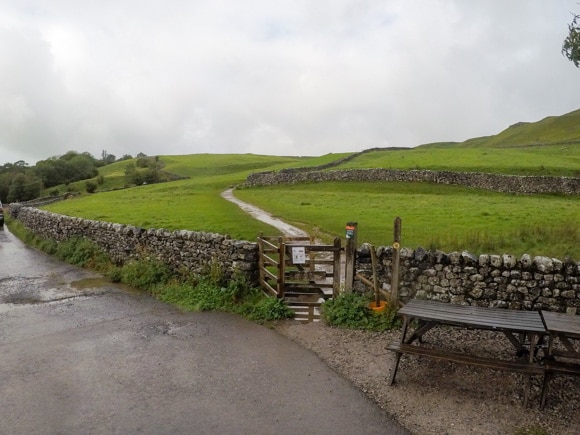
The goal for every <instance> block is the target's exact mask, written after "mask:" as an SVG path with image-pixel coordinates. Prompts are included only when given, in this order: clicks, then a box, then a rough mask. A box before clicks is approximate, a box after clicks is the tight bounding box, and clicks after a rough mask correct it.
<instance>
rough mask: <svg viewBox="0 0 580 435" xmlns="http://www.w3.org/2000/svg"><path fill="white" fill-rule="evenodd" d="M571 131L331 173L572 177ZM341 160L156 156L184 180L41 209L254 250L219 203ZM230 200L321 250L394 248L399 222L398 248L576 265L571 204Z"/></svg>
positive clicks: (310, 195)
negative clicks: (350, 234)
mask: <svg viewBox="0 0 580 435" xmlns="http://www.w3.org/2000/svg"><path fill="white" fill-rule="evenodd" d="M578 126H580V111H576V112H572V113H570V114H567V115H564V116H561V117H550V118H546V119H545V120H542V121H539V122H537V123H531V124H519V125H515V126H512V127H510V128H508V129H507V130H505V131H504V132H501V133H500V134H498V135H496V136H490V137H486V138H476V139H472V140H469V141H466V142H464V143H462V144H429V145H425V146H422V147H417V148H414V149H411V150H386V151H375V152H371V153H365V154H361V155H360V156H357V157H356V158H355V159H353V160H352V161H350V162H347V163H344V164H342V165H340V166H338V167H337V168H336V169H347V168H375V167H384V168H393V169H432V170H446V171H477V172H492V173H505V174H516V175H552V176H578V175H579V174H580V143H576V142H575V141H577V139H578V138H579V136H580V133H579V131H578V130H579V128H580V127H578ZM539 143H542V144H543V145H538V144H539ZM476 145H477V146H476ZM348 155H349V153H342V154H328V155H325V156H320V157H278V156H259V155H253V154H243V155H239V154H232V155H212V154H199V155H196V154H194V155H187V156H160V160H161V161H162V162H163V163H164V168H163V170H164V171H167V172H171V173H174V174H177V175H180V176H184V177H189V178H188V179H186V180H180V181H176V182H170V183H163V184H155V185H147V186H139V187H133V188H129V189H125V190H118V191H111V192H101V193H97V194H93V195H87V194H83V195H82V196H80V197H78V198H75V199H71V200H67V201H62V202H60V203H56V204H53V205H50V206H47V207H46V208H47V209H49V210H51V211H55V212H57V213H62V214H67V215H74V216H80V217H85V218H89V219H95V220H102V221H110V222H117V223H124V224H132V225H137V226H140V227H144V228H165V229H168V230H180V229H188V230H193V231H207V232H217V233H222V234H229V235H230V236H232V237H233V238H237V239H244V240H255V238H256V236H257V234H258V233H259V232H264V233H265V234H268V235H277V234H278V231H277V230H275V229H273V228H271V227H269V226H268V225H265V224H262V223H259V222H257V221H255V220H253V219H252V218H251V217H250V216H249V215H248V214H246V213H244V212H243V211H241V210H240V209H239V208H238V207H237V206H235V205H233V204H231V203H229V202H227V201H226V200H224V199H223V198H221V197H220V193H221V192H222V191H223V190H225V189H226V188H228V187H230V186H235V185H238V184H240V183H242V182H243V181H244V180H245V179H246V177H247V176H248V175H249V174H251V173H252V172H261V171H269V170H279V169H283V168H296V167H313V166H319V165H322V164H326V163H329V162H332V161H336V160H339V159H341V158H344V157H346V156H348ZM128 163H129V162H127V161H123V162H117V163H115V164H112V165H109V166H105V167H103V168H100V170H99V172H100V175H101V176H103V177H104V178H105V183H104V184H102V185H101V186H99V190H103V189H105V188H107V189H114V188H119V187H122V186H123V185H124V184H125V177H124V170H125V167H126V165H127V164H128ZM83 186H84V182H79V183H77V184H76V185H74V186H72V188H73V189H76V190H77V191H81V192H83V191H84V187H83ZM69 187H70V186H69ZM62 189H64V187H62ZM236 196H238V197H239V198H240V199H243V200H246V201H248V202H250V203H254V204H256V205H259V206H261V207H262V208H264V209H266V210H268V211H270V212H272V213H274V214H275V215H277V216H279V217H281V218H283V219H285V220H287V221H289V222H291V223H294V224H295V225H297V226H299V227H302V228H304V229H307V230H309V231H311V232H313V233H318V234H319V235H321V236H323V237H325V238H327V239H331V238H333V237H335V236H340V237H344V225H345V223H346V222H347V221H356V222H358V223H359V236H358V242H359V243H363V242H369V243H373V244H374V245H377V246H378V245H389V244H390V243H391V242H392V225H393V220H394V218H395V217H396V216H400V217H401V218H402V221H403V245H404V246H408V247H419V246H421V247H424V248H431V249H441V250H443V251H446V252H450V251H454V250H461V251H462V250H468V251H470V252H472V253H474V254H478V253H488V254H503V253H510V254H514V255H521V254H523V253H527V254H530V255H547V256H552V257H556V258H561V259H563V258H564V257H565V256H570V257H572V258H574V259H576V261H578V259H580V243H579V242H580V235H579V229H578V228H579V225H578V222H580V198H578V197H577V196H574V197H566V196H560V195H508V194H501V193H495V192H488V191H483V190H476V189H470V188H466V187H459V186H442V185H431V184H427V183H407V184H405V183H384V182H383V183H320V184H300V185H290V186H274V187H263V188H253V189H241V190H237V191H236Z"/></svg>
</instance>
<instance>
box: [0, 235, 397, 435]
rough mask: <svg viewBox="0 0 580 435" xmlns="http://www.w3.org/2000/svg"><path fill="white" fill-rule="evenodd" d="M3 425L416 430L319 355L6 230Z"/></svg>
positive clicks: (26, 430) (13, 430)
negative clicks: (111, 279) (165, 299)
mask: <svg viewBox="0 0 580 435" xmlns="http://www.w3.org/2000/svg"><path fill="white" fill-rule="evenodd" d="M0 433H2V434H55V433H58V434H81V433H82V434H101V433H102V434H111V433H119V434H132V433H144V434H182V433H183V434H195V433H204V434H205V433H215V434H250V433H251V434H274V433H276V434H287V433H288V434H289V433H292V434H296V433H312V434H373V433H376V434H378V433H385V434H392V433H407V432H406V431H404V430H403V429H401V428H399V427H398V426H397V425H396V424H395V423H393V422H392V421H391V420H390V419H389V418H388V416H387V415H386V414H385V413H384V412H383V411H382V410H381V409H380V408H379V407H377V406H376V405H375V404H374V403H373V402H372V401H370V400H369V399H368V398H367V397H366V396H364V395H363V394H362V392H360V391H359V390H358V389H356V388H355V387H354V386H352V385H351V384H350V383H348V382H347V381H346V380H345V379H343V378H342V377H340V376H339V375H338V374H336V373H335V372H333V371H332V370H330V369H329V368H328V367H327V366H326V365H325V364H324V363H322V362H321V361H320V360H319V359H318V358H317V357H316V356H315V355H314V354H312V353H311V352H309V351H307V350H305V349H303V348H301V347H299V346H298V345H296V344H295V343H293V342H292V341H290V340H288V339H286V338H285V337H282V336H280V335H279V334H277V333H276V332H274V331H271V330H269V329H267V328H265V327H262V326H258V325H255V324H253V323H251V322H247V321H245V320H243V319H241V318H238V317H236V316H232V315H227V314H222V313H183V312H181V311H179V310H177V309H175V308H173V307H171V306H168V305H166V304H163V303H161V302H159V301H157V300H155V299H153V298H151V297H149V296H147V295H145V294H143V293H140V292H137V291H133V290H131V289H126V288H123V287H121V286H118V285H113V284H111V283H108V282H107V281H105V280H103V279H102V278H101V277H100V276H99V275H96V274H93V273H91V272H87V271H84V270H82V269H78V268H75V267H73V266H70V265H67V264H64V263H61V262H59V261H56V260H54V259H53V258H50V257H48V256H46V255H44V254H42V253H39V252H37V251H35V250H32V249H29V248H27V247H26V246H25V245H23V244H22V243H21V242H20V241H19V240H18V239H16V238H15V237H14V236H13V235H12V234H10V233H9V231H8V229H7V228H5V229H4V231H0Z"/></svg>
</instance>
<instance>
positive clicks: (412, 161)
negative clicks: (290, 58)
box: [333, 110, 580, 177]
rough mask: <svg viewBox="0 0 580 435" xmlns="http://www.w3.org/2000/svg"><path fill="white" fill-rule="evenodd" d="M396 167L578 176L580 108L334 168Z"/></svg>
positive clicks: (369, 155)
mask: <svg viewBox="0 0 580 435" xmlns="http://www.w3.org/2000/svg"><path fill="white" fill-rule="evenodd" d="M349 168H392V169H430V170H437V171H464V172H489V173H502V174H512V175H546V176H568V177H578V176H580V110H576V111H574V112H571V113H567V114H565V115H562V116H550V117H547V118H545V119H543V120H541V121H538V122H531V123H530V122H519V123H516V124H514V125H512V126H511V127H509V128H507V129H506V130H504V131H502V132H501V133H499V134H497V135H494V136H486V137H479V138H473V139H469V140H466V141H465V142H461V143H455V142H439V143H432V144H426V145H422V146H419V147H416V148H413V149H401V150H396V149H395V150H385V151H376V152H371V153H366V154H362V155H360V156H358V157H356V158H355V159H353V160H351V161H350V162H347V163H345V164H343V165H341V166H339V167H337V168H333V169H349Z"/></svg>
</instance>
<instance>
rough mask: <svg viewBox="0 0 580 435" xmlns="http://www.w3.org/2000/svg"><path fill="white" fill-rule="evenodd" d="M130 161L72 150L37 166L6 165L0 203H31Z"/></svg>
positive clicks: (2, 170)
mask: <svg viewBox="0 0 580 435" xmlns="http://www.w3.org/2000/svg"><path fill="white" fill-rule="evenodd" d="M128 159H132V157H131V156H130V155H125V156H123V157H122V158H120V159H117V158H116V157H115V156H114V155H112V154H108V153H107V152H106V151H103V153H102V155H101V158H100V159H97V158H95V157H94V156H93V155H91V154H90V153H88V152H82V153H79V152H77V151H68V152H67V153H66V154H63V155H61V156H54V157H50V158H48V159H46V160H41V161H39V162H37V163H36V165H35V166H29V165H28V164H27V163H26V162H24V161H23V160H19V161H17V162H14V163H5V164H4V165H2V166H0V200H1V201H3V202H7V203H10V202H18V201H29V200H31V199H35V198H38V197H40V196H41V194H42V192H43V191H44V190H45V189H50V188H52V187H56V186H60V185H69V184H70V183H73V182H75V181H81V180H88V179H91V178H94V177H96V176H97V175H98V174H99V172H98V168H99V167H102V166H104V165H108V164H111V163H115V162H116V161H120V160H128Z"/></svg>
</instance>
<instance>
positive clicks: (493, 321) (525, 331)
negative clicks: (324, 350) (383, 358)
mask: <svg viewBox="0 0 580 435" xmlns="http://www.w3.org/2000/svg"><path fill="white" fill-rule="evenodd" d="M399 315H401V316H402V317H403V327H402V332H401V337H400V340H399V341H395V342H393V343H391V344H389V345H388V346H387V348H388V349H389V350H392V351H394V352H395V354H396V356H395V365H394V367H393V371H392V373H391V380H390V383H391V384H393V383H394V382H395V377H396V375H397V370H398V367H399V362H400V359H401V355H402V354H413V355H419V356H426V357H431V358H435V359H441V360H446V361H450V362H454V363H461V364H469V365H474V366H480V367H488V368H492V369H496V370H503V371H509V372H516V373H523V374H525V375H527V379H526V384H525V387H524V407H525V406H527V402H528V396H529V391H530V379H531V376H532V375H543V374H544V366H543V364H540V363H537V362H536V361H535V359H534V356H535V354H536V349H537V348H536V345H537V343H538V340H539V339H540V337H541V336H543V335H544V334H545V333H546V329H545V328H544V323H543V321H542V317H541V315H540V313H539V312H538V311H521V310H507V309H501V308H486V307H475V306H470V305H456V304H450V303H444V302H436V301H431V300H418V299H412V300H411V301H409V302H408V303H407V304H406V305H405V306H404V307H402V308H401V309H400V310H399ZM414 320H415V321H417V327H416V328H415V329H414V331H413V332H412V333H410V334H408V333H409V326H410V324H411V323H412V321H414ZM441 325H450V326H454V327H460V328H465V329H468V330H490V331H497V332H500V333H503V335H504V336H505V337H506V338H507V339H508V340H509V342H510V343H511V344H512V345H513V347H514V348H515V354H516V356H517V358H516V359H511V360H507V359H500V358H499V357H498V356H496V355H492V356H491V357H482V356H481V355H475V354H469V353H458V352H453V351H450V350H448V349H445V347H444V345H442V346H437V347H433V346H425V345H423V343H422V337H423V335H424V334H425V333H426V332H427V331H429V330H430V329H432V328H434V327H437V326H441ZM415 342H416V343H415ZM414 343H415V344H414ZM498 353H499V352H498Z"/></svg>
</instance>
